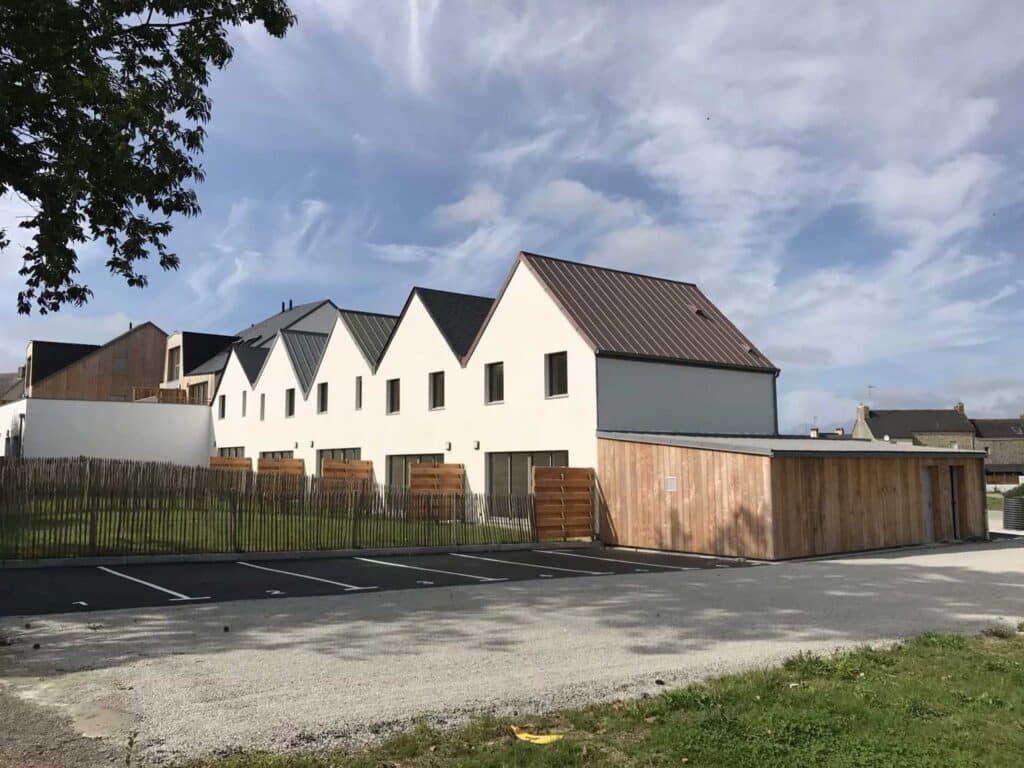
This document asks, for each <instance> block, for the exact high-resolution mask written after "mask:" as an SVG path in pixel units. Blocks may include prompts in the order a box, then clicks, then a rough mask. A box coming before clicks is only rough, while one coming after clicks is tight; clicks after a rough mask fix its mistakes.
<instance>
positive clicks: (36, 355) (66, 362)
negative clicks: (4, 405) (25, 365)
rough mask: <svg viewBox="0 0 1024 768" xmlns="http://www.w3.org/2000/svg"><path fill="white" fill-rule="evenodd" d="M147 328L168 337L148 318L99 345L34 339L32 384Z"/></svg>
mask: <svg viewBox="0 0 1024 768" xmlns="http://www.w3.org/2000/svg"><path fill="white" fill-rule="evenodd" d="M145 328H152V329H153V330H155V331H156V332H157V333H159V334H161V335H162V336H163V337H164V338H165V339H166V338H167V333H166V332H165V331H164V330H163V329H162V328H161V327H160V326H158V325H157V324H156V323H154V322H153V321H151V320H147V321H146V322H144V323H140V324H139V325H133V326H132V327H131V328H129V329H128V330H127V331H125V332H124V333H122V334H119V335H117V336H115V337H114V338H112V339H111V340H110V341H108V342H106V343H105V344H102V345H99V346H98V345H96V344H65V343H64V342H60V341H33V342H32V385H33V386H34V385H36V384H39V383H40V382H42V381H43V380H44V379H47V378H49V377H50V376H53V375H54V374H56V373H59V372H60V371H62V370H64V369H65V368H67V367H68V366H70V365H72V364H74V363H77V362H79V361H80V360H84V359H85V358H87V357H89V356H90V355H93V354H95V353H96V352H99V351H100V350H101V349H106V348H107V347H110V346H112V345H114V344H116V343H117V342H119V341H121V339H125V338H128V337H129V336H131V335H132V334H135V333H139V332H141V331H142V330H143V329H145ZM40 358H42V360H43V361H44V369H45V370H46V371H47V372H46V373H45V375H44V374H43V372H42V370H40V366H39V361H40ZM58 361H59V364H58Z"/></svg>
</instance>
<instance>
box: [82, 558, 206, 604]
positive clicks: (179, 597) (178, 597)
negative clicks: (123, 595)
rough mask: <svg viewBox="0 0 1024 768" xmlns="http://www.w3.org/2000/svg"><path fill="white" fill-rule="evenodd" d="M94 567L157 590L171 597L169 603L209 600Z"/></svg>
mask: <svg viewBox="0 0 1024 768" xmlns="http://www.w3.org/2000/svg"><path fill="white" fill-rule="evenodd" d="M96 567H97V568H98V569H99V570H101V571H103V572H104V573H109V574H110V575H111V576H119V577H121V578H122V579H127V580H128V581H134V582H135V583H136V584H142V585H143V586H146V587H149V588H150V589H155V590H158V591H160V592H163V593H164V594H166V595H172V598H171V602H184V601H186V600H209V599H210V598H209V597H208V596H207V597H189V596H188V595H183V594H181V592H175V591H174V590H173V589H167V587H161V586H160V585H159V584H153V583H152V582H149V581H143V580H142V579H137V578H135V577H134V576H129V575H128V574H127V573H121V572H120V571H115V570H114V569H113V568H107V567H106V566H105V565H97V566H96Z"/></svg>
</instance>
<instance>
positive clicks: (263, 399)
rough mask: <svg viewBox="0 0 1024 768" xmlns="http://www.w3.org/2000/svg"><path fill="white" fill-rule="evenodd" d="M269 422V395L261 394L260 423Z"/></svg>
mask: <svg viewBox="0 0 1024 768" xmlns="http://www.w3.org/2000/svg"><path fill="white" fill-rule="evenodd" d="M266 420H267V393H266V392H260V421H266Z"/></svg>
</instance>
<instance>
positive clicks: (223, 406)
mask: <svg viewBox="0 0 1024 768" xmlns="http://www.w3.org/2000/svg"><path fill="white" fill-rule="evenodd" d="M227 410H228V399H227V397H225V396H224V395H221V396H220V397H218V398H217V418H218V419H223V418H224V414H225V413H227Z"/></svg>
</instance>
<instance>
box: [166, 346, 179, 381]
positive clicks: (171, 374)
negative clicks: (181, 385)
mask: <svg viewBox="0 0 1024 768" xmlns="http://www.w3.org/2000/svg"><path fill="white" fill-rule="evenodd" d="M180 378H181V347H171V348H170V349H168V350H167V380H168V381H177V380H178V379H180Z"/></svg>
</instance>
